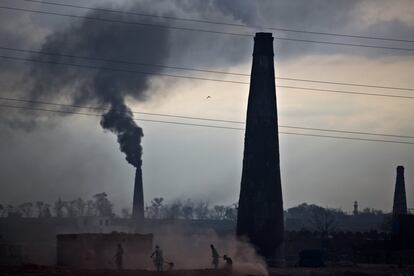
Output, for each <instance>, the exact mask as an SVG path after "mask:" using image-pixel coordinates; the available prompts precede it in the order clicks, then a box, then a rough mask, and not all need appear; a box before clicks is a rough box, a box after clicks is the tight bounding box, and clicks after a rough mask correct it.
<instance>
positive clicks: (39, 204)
mask: <svg viewBox="0 0 414 276" xmlns="http://www.w3.org/2000/svg"><path fill="white" fill-rule="evenodd" d="M43 206H44V203H43V201H37V202H36V208H37V216H38V217H39V218H40V217H42V216H43Z"/></svg>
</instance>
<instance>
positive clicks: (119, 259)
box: [114, 243, 124, 269]
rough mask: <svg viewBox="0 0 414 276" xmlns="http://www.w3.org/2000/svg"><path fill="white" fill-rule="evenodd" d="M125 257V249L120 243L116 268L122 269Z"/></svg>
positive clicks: (117, 248)
mask: <svg viewBox="0 0 414 276" xmlns="http://www.w3.org/2000/svg"><path fill="white" fill-rule="evenodd" d="M123 256H124V249H123V248H122V245H121V244H120V243H118V245H117V247H116V253H115V256H114V259H115V264H116V268H118V269H122V259H123Z"/></svg>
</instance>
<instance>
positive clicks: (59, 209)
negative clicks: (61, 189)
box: [53, 197, 65, 218]
mask: <svg viewBox="0 0 414 276" xmlns="http://www.w3.org/2000/svg"><path fill="white" fill-rule="evenodd" d="M64 207H65V204H64V203H63V201H62V199H61V198H60V197H59V199H58V200H57V201H56V202H55V205H54V207H53V208H54V209H55V214H56V217H58V218H63V215H64V213H63V208H64Z"/></svg>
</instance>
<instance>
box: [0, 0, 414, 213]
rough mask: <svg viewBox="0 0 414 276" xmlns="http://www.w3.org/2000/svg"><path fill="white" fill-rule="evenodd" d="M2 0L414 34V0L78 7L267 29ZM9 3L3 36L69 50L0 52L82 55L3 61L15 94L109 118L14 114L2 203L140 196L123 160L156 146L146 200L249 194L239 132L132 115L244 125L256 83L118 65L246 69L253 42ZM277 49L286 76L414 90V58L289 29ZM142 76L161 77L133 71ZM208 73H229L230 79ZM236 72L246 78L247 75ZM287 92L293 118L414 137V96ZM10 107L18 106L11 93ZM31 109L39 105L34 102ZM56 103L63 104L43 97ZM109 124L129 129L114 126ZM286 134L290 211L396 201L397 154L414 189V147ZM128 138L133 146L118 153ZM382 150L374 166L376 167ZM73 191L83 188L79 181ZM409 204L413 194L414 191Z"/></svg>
mask: <svg viewBox="0 0 414 276" xmlns="http://www.w3.org/2000/svg"><path fill="white" fill-rule="evenodd" d="M4 2H5V3H4V5H10V6H15V7H24V8H33V9H38V10H41V9H43V10H49V11H57V12H64V13H68V14H77V15H83V16H85V15H87V16H90V17H102V18H108V19H113V20H117V21H136V22H142V23H148V24H156V25H163V26H172V27H174V26H176V27H190V28H200V29H211V30H219V31H228V32H237V33H249V34H250V33H253V32H254V30H258V31H262V30H263V28H262V27H263V26H278V27H287V28H292V29H306V30H316V31H322V32H330V31H331V32H336V33H355V34H360V35H370V36H384V37H396V38H407V37H408V38H409V37H413V36H414V21H413V19H412V14H413V9H414V7H413V3H412V1H409V0H407V1H405V0H399V1H394V4H393V5H391V6H390V4H389V3H388V2H387V1H371V0H363V1H341V0H335V1H329V3H328V2H327V1H322V0H311V1H303V0H294V1H271V0H265V1H260V2H254V1H247V0H243V1H231V0H223V1H221V0H210V1H201V0H200V1H166V0H165V1H156V2H154V1H149V0H148V1H108V2H107V3H106V4H102V2H101V1H73V4H79V5H85V6H86V5H93V6H95V5H97V4H98V7H103V8H110V9H119V10H125V11H137V12H142V13H151V14H159V15H166V16H177V17H185V18H201V19H205V20H209V21H219V22H234V23H244V24H248V25H249V26H252V27H253V31H248V30H246V29H244V28H231V27H224V26H216V25H204V24H197V23H191V24H189V23H188V22H179V21H173V20H164V19H155V18H153V19H150V18H146V17H137V16H133V15H127V14H112V13H104V12H89V13H85V12H84V11H82V10H79V9H68V8H59V7H51V6H50V7H49V6H42V5H37V4H29V3H24V2H20V1H11V0H8V1H4ZM71 3H72V2H71ZM0 12H1V16H0V41H2V42H1V46H6V47H15V48H21V49H34V50H41V51H44V52H49V53H63V54H65V55H67V56H59V55H40V54H35V53H31V54H30V55H27V54H24V53H21V52H15V51H6V50H1V53H2V55H7V56H13V57H19V58H30V59H35V60H38V61H41V62H50V63H65V64H73V65H74V66H62V65H53V64H49V63H21V62H20V63H19V62H12V61H6V60H3V59H1V61H0V77H1V79H2V82H1V83H0V95H1V96H2V97H12V98H23V99H31V100H37V101H53V102H61V103H65V104H70V105H83V106H85V105H86V106H94V107H99V108H102V109H103V110H104V112H105V115H104V117H102V118H99V117H98V118H93V117H92V118H82V117H78V116H70V115H68V114H66V115H64V114H61V115H59V114H57V113H47V112H33V111H30V110H21V109H19V110H15V109H6V108H1V109H0V116H1V117H0V128H1V131H0V137H1V138H0V139H1V141H2V142H3V143H2V145H0V149H1V152H2V155H1V157H0V168H1V169H0V170H1V173H0V175H1V177H0V181H1V182H2V183H5V184H2V186H1V187H0V188H1V190H0V194H1V195H2V197H0V202H7V203H8V202H10V203H20V202H23V201H28V200H45V201H53V200H55V199H56V198H57V197H58V196H59V195H60V196H63V197H64V198H65V197H66V196H67V197H68V198H75V197H77V196H79V195H82V194H88V195H90V194H94V193H96V192H101V191H106V192H107V193H108V194H110V195H113V199H114V201H115V204H116V206H117V208H122V207H125V205H129V204H128V203H126V202H128V201H131V200H132V198H131V190H132V185H133V175H134V173H133V172H132V171H131V170H130V168H129V166H125V161H124V160H123V159H124V156H123V155H124V154H125V157H126V158H127V160H128V162H129V163H131V164H132V165H133V166H136V165H138V164H140V162H141V155H142V148H144V149H145V153H146V154H145V155H144V156H143V157H142V158H143V159H144V161H143V170H144V177H145V178H144V191H145V196H146V200H147V201H148V200H150V199H151V197H154V196H163V197H166V198H167V199H169V198H171V200H172V199H174V198H177V197H182V198H187V197H192V198H195V200H197V199H203V200H204V199H206V198H207V199H208V200H210V201H211V202H219V203H221V202H223V203H229V204H230V203H233V202H234V201H235V200H236V199H237V195H238V189H239V184H240V172H241V160H242V159H241V158H242V157H241V156H242V154H241V153H242V150H243V148H242V144H243V137H242V136H243V135H242V133H241V132H240V133H239V132H230V131H228V130H215V129H205V128H200V129H194V128H188V129H185V128H183V127H179V126H168V125H155V124H150V123H148V122H143V123H140V126H142V128H143V129H144V131H145V138H143V133H144V131H143V130H142V128H141V127H140V126H138V125H137V123H136V121H134V120H133V119H134V116H133V115H135V116H136V117H135V119H140V118H147V119H150V118H149V117H145V116H144V115H139V116H137V115H136V114H134V113H131V110H134V111H135V110H140V111H147V112H154V113H167V114H184V115H190V116H197V117H211V118H225V119H236V120H238V121H243V120H244V119H245V107H246V99H247V96H246V95H247V87H245V86H237V85H236V86H230V85H229V84H215V83H206V82H201V81H199V82H197V81H192V80H181V79H173V78H162V77H160V76H157V75H156V74H160V73H173V74H182V75H190V76H200V77H204V76H206V74H205V73H188V72H184V71H176V70H171V69H166V68H161V67H155V66H154V67H152V66H151V67H149V66H138V65H132V64H127V63H118V62H111V61H110V60H122V61H126V62H140V63H147V64H161V65H163V64H170V65H173V66H183V67H194V68H206V69H213V70H221V71H235V72H244V73H248V72H249V70H250V62H251V53H252V45H253V41H252V39H251V38H243V37H237V36H228V35H217V34H210V33H201V32H186V31H180V30H173V29H165V28H149V27H148V28H147V27H140V26H137V25H133V24H116V23H104V22H98V21H92V20H82V19H70V18H62V17H58V16H45V15H38V14H28V13H20V12H12V11H5V10H1V11H0ZM274 35H275V36H277V37H295V38H304V39H320V40H329V41H335V42H351V43H364V44H369V43H371V44H381V45H384V46H396V47H406V48H410V47H411V48H412V44H403V43H398V42H386V41H369V40H358V39H345V38H332V37H327V36H321V35H319V36H314V35H305V34H294V33H286V32H276V31H275V32H274ZM275 47H276V49H275V54H276V71H277V75H280V76H294V77H303V78H308V79H311V78H314V79H326V80H338V81H344V82H355V83H358V82H360V83H374V84H377V83H378V84H381V85H382V84H384V85H395V86H406V87H412V86H414V83H413V81H412V76H411V74H410V72H412V70H414V68H413V58H414V57H413V55H412V53H413V52H407V51H405V52H404V51H384V50H381V49H360V48H355V47H342V46H339V47H331V46H328V45H320V44H312V43H293V42H288V41H282V40H277V39H276V41H275ZM73 55H76V56H84V57H96V58H98V59H99V60H87V59H79V58H74V57H69V56H73ZM101 59H105V60H101ZM76 65H83V66H90V67H94V68H95V69H86V68H81V67H77V66H76ZM103 68H112V69H116V70H107V69H103ZM117 70H118V71H117ZM128 70H132V71H140V72H146V73H150V74H138V73H125V72H121V71H128ZM209 76H211V77H212V78H226V77H225V76H223V75H221V74H219V75H217V74H213V75H209ZM237 80H242V81H248V79H245V78H241V79H237ZM282 84H285V83H282ZM297 84H298V83H295V85H297ZM301 85H304V84H303V83H301ZM324 88H325V87H324ZM329 88H331V87H329ZM341 88H342V87H341ZM358 91H361V92H364V91H365V90H362V89H361V90H358ZM370 92H376V91H375V90H372V91H370ZM388 92H389V91H387V93H388ZM278 93H279V112H280V118H281V121H282V123H286V124H288V123H289V124H292V125H301V126H316V127H331V128H336V129H342V128H343V129H351V130H353V129H355V130H367V131H371V132H385V133H403V134H408V135H410V133H412V132H413V131H414V129H413V127H412V124H411V121H412V107H411V105H410V104H409V103H408V102H407V101H404V102H403V101H401V102H399V101H385V100H384V99H377V98H375V99H374V98H373V99H371V98H352V97H348V98H345V97H343V98H334V97H332V98H330V97H323V96H321V95H319V96H320V97H317V96H316V95H315V96H312V95H309V94H298V93H296V92H295V91H292V90H283V89H278ZM390 93H391V92H390ZM404 95H405V94H404ZM407 95H408V94H407ZM207 96H211V97H212V100H210V101H206V100H205V99H206V97H207ZM2 103H4V104H9V105H12V104H13V105H14V104H15V103H14V102H6V101H2ZM19 105H20V106H23V107H28V108H30V107H38V105H34V104H27V105H26V104H24V103H20V104H19ZM42 108H48V109H50V108H51V107H50V106H45V105H43V106H42ZM53 108H54V109H58V110H60V111H71V112H82V113H94V114H95V113H100V111H99V110H98V111H97V110H93V109H91V110H85V109H77V108H63V107H56V106H55V107H53ZM164 119H165V118H164ZM99 120H101V121H100V123H101V124H99ZM191 122H192V123H194V121H191ZM196 122H199V121H196ZM100 126H102V127H103V128H104V129H106V130H108V131H110V132H113V133H114V134H115V136H114V137H112V136H110V135H103V134H102V131H101V129H100ZM232 126H233V125H232ZM235 127H240V125H235ZM115 137H116V140H117V141H118V143H119V144H117V141H116V140H115ZM284 137H286V139H285V138H284ZM287 137H288V136H282V137H281V161H282V184H283V185H284V187H283V191H284V192H285V202H286V203H287V206H292V205H293V204H297V203H300V202H301V201H308V202H315V203H318V204H321V205H324V206H326V205H328V206H332V205H339V206H333V207H344V208H347V206H348V205H347V204H349V206H350V205H351V204H352V203H353V201H354V200H358V201H361V206H371V207H376V208H383V209H387V208H388V209H389V208H390V202H391V195H390V194H389V193H390V192H392V190H393V184H394V174H393V173H394V170H395V166H397V165H399V164H401V165H405V167H406V179H407V194H410V191H412V189H413V187H412V185H411V186H410V183H412V181H411V182H410V179H412V177H410V171H411V170H412V169H413V168H411V169H410V165H409V164H412V162H414V160H413V158H412V154H410V152H409V150H406V148H405V147H404V146H400V145H388V144H385V146H383V144H375V143H374V144H368V145H365V144H360V143H358V142H349V144H345V143H346V142H341V141H340V142H338V141H336V140H303V139H306V138H298V137H295V138H293V137H291V136H289V138H287ZM141 139H142V141H141ZM307 139H311V138H307ZM141 142H142V143H143V144H141ZM308 143H309V146H307V145H308ZM304 144H306V146H304ZM117 148H120V149H121V151H122V152H123V153H124V154H119V152H118V151H117ZM315 155H317V156H319V159H320V163H318V164H315V162H313V161H314V156H315ZM371 158H372V159H374V160H376V162H372V159H371ZM355 160H358V161H355ZM374 163H375V164H374ZM79 164H82V166H80V165H79ZM108 168H111V170H110V171H111V172H112V173H110V172H108ZM344 168H346V170H345V169H344ZM22 170H23V171H24V172H25V173H24V174H22ZM115 183H117V184H115ZM74 186H76V187H78V189H76V191H75V190H74V189H73V187H74ZM121 187H122V188H121ZM410 189H411V190H410ZM27 191H31V192H30V193H29V192H27ZM338 191H340V193H338ZM356 197H361V198H356ZM408 201H409V203H410V198H408ZM363 202H365V204H364V203H363ZM411 202H412V201H411ZM409 205H410V204H409ZM411 205H412V203H411Z"/></svg>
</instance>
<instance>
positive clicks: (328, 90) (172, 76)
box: [0, 55, 414, 99]
mask: <svg viewBox="0 0 414 276" xmlns="http://www.w3.org/2000/svg"><path fill="white" fill-rule="evenodd" d="M0 58H3V59H7V60H12V61H23V62H36V63H42V64H53V65H64V66H70V67H77V68H86V69H93V70H105V71H113V72H122V73H131V74H141V75H151V76H162V77H170V78H181V79H191V80H203V81H212V82H222V83H233V84H243V85H248V84H250V83H249V82H243V81H232V80H220V79H213V78H204V77H194V76H182V75H173V74H166V73H150V72H144V71H136V70H127V69H117V68H111V67H104V66H102V67H101V66H92V65H80V64H75V63H63V62H54V61H44V60H38V59H33V58H18V57H10V56H3V55H0ZM277 87H278V88H286V89H298V90H303V91H315V92H327V93H339V94H350V95H363V96H376V97H386V98H401V99H414V96H402V95H389V94H378V93H365V92H355V91H343V90H334V89H320V88H310V87H299V86H289V85H278V86H277Z"/></svg>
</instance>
